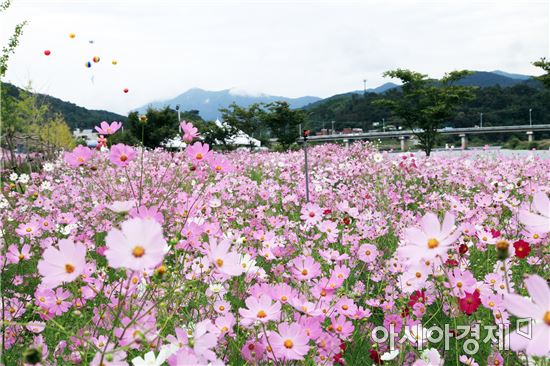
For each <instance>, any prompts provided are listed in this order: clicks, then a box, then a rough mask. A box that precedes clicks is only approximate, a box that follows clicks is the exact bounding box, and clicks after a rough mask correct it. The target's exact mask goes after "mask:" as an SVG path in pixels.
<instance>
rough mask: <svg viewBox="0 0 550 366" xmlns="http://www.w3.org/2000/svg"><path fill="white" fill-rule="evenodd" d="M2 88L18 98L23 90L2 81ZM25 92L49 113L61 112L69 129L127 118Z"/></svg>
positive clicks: (48, 96) (122, 120) (9, 94)
mask: <svg viewBox="0 0 550 366" xmlns="http://www.w3.org/2000/svg"><path fill="white" fill-rule="evenodd" d="M2 89H3V91H2V94H4V93H6V94H7V95H8V96H10V97H12V98H15V99H19V98H20V93H21V92H25V91H24V90H23V89H21V88H19V87H17V86H15V85H13V84H10V83H4V82H3V83H2ZM26 93H29V94H35V95H37V96H38V97H39V98H38V100H39V102H40V103H41V104H46V105H48V106H49V111H50V114H51V115H54V114H56V113H61V114H62V115H63V118H64V119H65V122H67V124H68V125H69V127H70V128H71V130H74V129H75V128H80V129H85V128H93V127H94V126H97V125H99V123H100V122H101V121H109V122H111V121H120V122H125V121H126V119H127V118H126V117H125V116H121V115H120V114H116V113H113V112H108V111H104V110H92V109H86V108H84V107H80V106H77V105H76V104H74V103H71V102H66V101H64V100H61V99H59V98H55V97H52V96H50V95H47V94H39V93H30V92H26Z"/></svg>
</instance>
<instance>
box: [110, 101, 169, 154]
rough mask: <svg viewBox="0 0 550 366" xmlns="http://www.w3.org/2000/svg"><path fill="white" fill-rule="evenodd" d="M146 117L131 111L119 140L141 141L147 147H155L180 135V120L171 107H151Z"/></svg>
mask: <svg viewBox="0 0 550 366" xmlns="http://www.w3.org/2000/svg"><path fill="white" fill-rule="evenodd" d="M145 117H146V119H143V118H141V119H140V116H139V115H138V113H137V112H131V113H130V114H129V115H128V123H127V125H125V126H124V132H123V133H121V134H120V136H119V137H117V140H119V141H122V142H125V143H128V144H136V143H138V142H140V141H141V142H143V145H145V146H146V147H150V148H155V147H159V146H161V145H162V144H163V143H165V142H167V141H168V140H170V139H171V138H174V137H176V136H177V135H178V133H179V121H178V114H177V112H176V111H175V110H173V109H170V108H169V107H165V108H164V109H153V108H149V109H148V110H147V113H146V114H145ZM115 136H116V135H115Z"/></svg>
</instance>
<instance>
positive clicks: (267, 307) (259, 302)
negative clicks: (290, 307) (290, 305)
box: [239, 295, 281, 325]
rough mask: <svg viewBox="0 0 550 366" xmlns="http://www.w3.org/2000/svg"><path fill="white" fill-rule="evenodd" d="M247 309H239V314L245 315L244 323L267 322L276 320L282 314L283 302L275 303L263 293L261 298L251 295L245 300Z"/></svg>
mask: <svg viewBox="0 0 550 366" xmlns="http://www.w3.org/2000/svg"><path fill="white" fill-rule="evenodd" d="M245 304H246V306H247V307H248V308H247V309H239V314H241V316H242V317H243V321H242V324H244V325H249V324H252V323H253V322H255V321H259V322H261V323H267V322H268V321H270V320H276V319H278V318H279V315H280V314H281V303H279V302H277V301H276V302H275V303H273V302H272V300H271V297H269V296H267V295H262V296H260V297H259V298H257V297H254V296H250V297H249V298H247V299H246V300H245Z"/></svg>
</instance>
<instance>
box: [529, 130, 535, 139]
mask: <svg viewBox="0 0 550 366" xmlns="http://www.w3.org/2000/svg"><path fill="white" fill-rule="evenodd" d="M534 140H535V135H534V134H533V131H527V141H529V142H533V141H534Z"/></svg>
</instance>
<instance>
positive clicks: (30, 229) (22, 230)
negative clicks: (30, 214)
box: [15, 221, 40, 237]
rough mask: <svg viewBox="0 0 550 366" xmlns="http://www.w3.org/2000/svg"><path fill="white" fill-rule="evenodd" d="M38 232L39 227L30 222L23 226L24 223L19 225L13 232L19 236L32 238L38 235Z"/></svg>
mask: <svg viewBox="0 0 550 366" xmlns="http://www.w3.org/2000/svg"><path fill="white" fill-rule="evenodd" d="M39 230H40V225H39V224H38V222H36V221H31V222H29V223H28V224H25V223H21V224H19V226H18V227H17V229H15V232H16V233H17V234H18V235H19V236H29V237H33V236H36V235H38V234H39Z"/></svg>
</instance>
